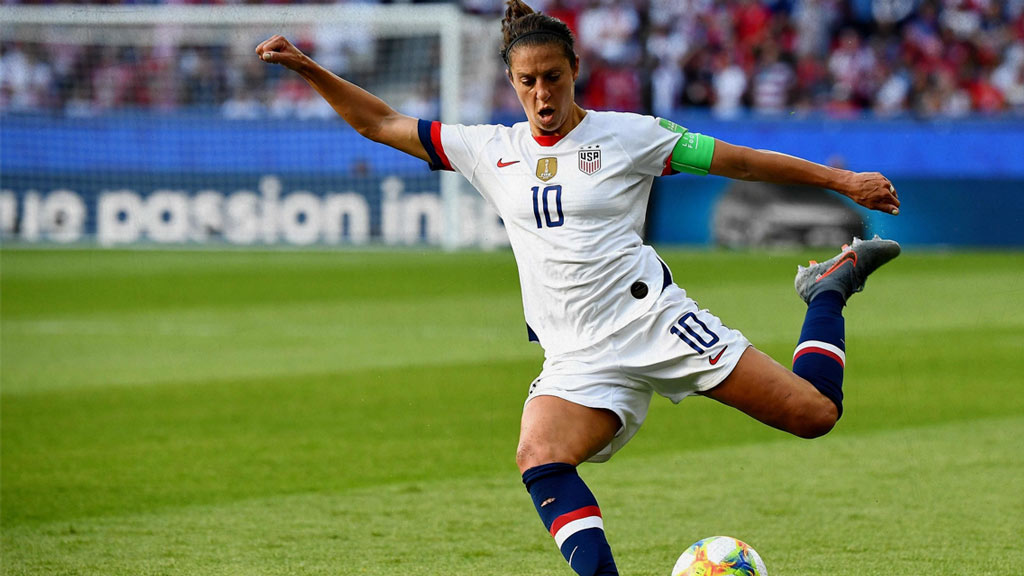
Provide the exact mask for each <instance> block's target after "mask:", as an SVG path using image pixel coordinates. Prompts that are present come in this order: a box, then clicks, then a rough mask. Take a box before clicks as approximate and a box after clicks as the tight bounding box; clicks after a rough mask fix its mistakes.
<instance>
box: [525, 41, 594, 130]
mask: <svg viewBox="0 0 1024 576" xmlns="http://www.w3.org/2000/svg"><path fill="white" fill-rule="evenodd" d="M508 75H509V80H511V81H512V86H513V87H514V88H515V89H516V95H517V96H519V102H520V103H522V105H523V111H525V112H526V117H527V118H528V119H529V120H530V124H531V125H532V126H533V128H534V133H535V134H537V133H538V132H539V133H540V134H563V135H564V134H566V133H567V132H568V131H569V130H571V129H572V128H573V127H575V124H573V122H572V119H573V118H576V115H575V114H574V113H573V112H574V108H575V101H574V98H575V93H576V89H575V83H576V77H577V76H579V58H576V60H575V61H574V62H570V61H569V59H568V58H567V57H566V55H565V51H564V50H563V48H562V46H561V45H559V44H556V43H550V44H539V45H535V46H519V47H517V48H516V49H515V50H514V51H513V52H512V55H511V58H510V62H509V70H508ZM570 124H571V125H570Z"/></svg>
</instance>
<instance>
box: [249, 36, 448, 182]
mask: <svg viewBox="0 0 1024 576" xmlns="http://www.w3.org/2000/svg"><path fill="white" fill-rule="evenodd" d="M256 54H257V55H258V56H259V57H260V58H261V59H262V60H263V61H264V62H270V63H273V64H280V65H282V66H284V67H285V68H288V69H289V70H294V71H295V72H297V73H298V74H299V75H300V76H302V78H303V79H304V80H306V82H308V83H309V85H310V86H312V87H313V88H314V89H315V90H316V91H317V92H318V93H319V94H320V96H322V97H323V99H324V100H326V101H327V103H328V104H330V105H331V107H332V108H334V111H335V112H337V113H338V115H339V116H341V117H342V118H344V119H345V122H348V124H349V125H350V126H352V128H354V129H355V130H356V131H357V132H359V134H361V135H363V136H365V137H366V138H369V139H370V140H373V141H374V142H380V143H381V144H387V145H388V146H391V147H392V148H395V149H398V150H401V151H402V152H405V153H406V154H410V155H412V156H415V157H417V158H419V159H420V160H424V161H426V162H430V156H429V154H428V153H427V151H426V149H425V148H424V147H423V144H422V143H421V142H420V138H419V132H418V122H419V121H418V120H417V119H416V118H413V117H411V116H406V115H404V114H400V113H398V112H397V111H395V110H394V109H393V108H391V107H390V106H388V105H387V103H386V102H384V101H383V100H381V99H380V98H378V97H376V96H374V95H373V94H371V93H369V92H367V91H366V90H363V89H362V88H360V87H359V86H356V85H355V84H353V83H351V82H349V81H347V80H345V79H343V78H340V77H338V76H337V75H335V74H334V73H332V72H331V71H330V70H327V69H326V68H324V67H323V66H321V65H319V64H317V63H316V61H314V60H313V59H312V58H310V57H309V56H307V55H306V54H304V53H303V52H302V51H301V50H299V49H298V48H296V47H295V46H294V45H293V44H292V43H291V42H289V41H288V39H287V38H285V37H283V36H273V37H272V38H269V39H268V40H266V41H264V42H263V43H261V44H260V45H259V46H257V47H256Z"/></svg>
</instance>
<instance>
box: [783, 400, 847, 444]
mask: <svg viewBox="0 0 1024 576" xmlns="http://www.w3.org/2000/svg"><path fill="white" fill-rule="evenodd" d="M823 399H824V401H823V402H820V403H816V404H815V405H814V406H808V407H807V409H806V410H803V411H801V413H800V414H799V415H798V416H797V417H796V418H794V419H793V422H792V424H791V425H790V430H789V431H790V432H791V433H792V434H795V435H796V436H799V437H801V438H808V439H811V438H820V437H821V436H824V435H825V434H828V433H829V432H830V431H831V430H832V428H834V427H835V425H836V422H838V421H839V409H838V408H836V405H835V404H833V403H832V401H831V400H829V399H827V398H824V397H823Z"/></svg>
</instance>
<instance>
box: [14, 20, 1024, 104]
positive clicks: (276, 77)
mask: <svg viewBox="0 0 1024 576" xmlns="http://www.w3.org/2000/svg"><path fill="white" fill-rule="evenodd" d="M362 1H364V2H365V1H366V0H362ZM5 3H11V2H9V1H6V0H5ZM21 3H25V4H29V3H33V2H21ZM125 3H126V4H132V3H139V4H149V3H155V2H145V1H142V2H125ZM159 3H187V4H202V3H208V2H198V1H190V0H177V1H175V0H171V1H170V2H159ZM216 3H242V2H216ZM247 3H252V2H247ZM266 3H274V2H273V0H270V1H269V2H266ZM281 3H284V2H281ZM377 3H390V2H377ZM394 3H401V2H394ZM528 3H530V4H531V5H532V6H534V8H536V9H540V10H543V11H545V12H547V13H548V14H551V15H553V16H556V17H558V18H560V19H562V20H564V21H565V22H566V23H567V24H568V25H569V26H570V28H572V29H573V31H574V32H575V34H576V37H577V40H578V49H579V52H580V55H581V58H582V67H581V77H580V82H579V84H578V88H577V92H578V96H579V100H580V103H581V104H582V105H583V106H585V107H587V108H593V109H613V110H627V111H639V112H648V113H654V114H656V115H664V116H672V115H673V113H674V112H676V111H678V110H680V109H683V108H686V109H693V108H699V109H707V110H708V111H710V112H711V113H712V114H714V115H716V116H719V117H723V118H729V117H737V116H741V115H743V114H747V113H755V114H760V115H783V114H794V113H795V114H825V115H829V116H839V117H846V116H859V115H862V114H865V113H869V114H874V115H878V116H912V117H920V118H934V117H954V118H955V117H964V116H969V115H997V114H1004V115H1012V116H1018V117H1020V116H1024V0H1004V1H997V0H774V1H772V0H722V1H712V0H533V1H532V2H528ZM502 4H503V2H502V1H501V0H462V2H461V5H462V7H463V9H464V10H466V11H468V12H472V13H475V14H480V15H484V16H488V17H495V18H496V17H497V15H498V14H500V12H501V10H502V8H503V7H502ZM495 26H496V24H495ZM315 44H316V45H314V44H309V45H305V46H302V47H303V48H304V49H305V50H307V51H309V52H311V53H312V54H313V55H314V56H315V57H317V58H318V59H320V60H321V62H322V63H324V64H325V65H327V66H328V67H330V68H331V69H332V70H335V71H336V72H338V73H339V74H341V75H343V76H347V77H349V78H351V79H353V80H354V81H356V82H360V81H365V82H367V83H369V84H370V85H371V86H369V87H370V88H371V89H373V88H374V87H375V86H374V84H375V83H379V82H384V84H381V86H386V85H387V84H386V81H384V80H379V79H376V80H375V79H373V78H368V77H365V74H366V73H368V71H371V70H377V71H379V70H381V69H386V68H387V67H388V66H391V65H394V60H395V59H394V57H390V56H387V55H386V54H390V53H393V52H394V48H395V46H382V45H381V43H380V42H377V43H375V42H373V41H371V40H370V39H369V38H365V37H364V38H360V37H358V36H357V37H355V38H353V37H351V35H348V36H346V37H344V38H339V37H336V36H335V37H332V36H331V35H330V34H321V35H318V36H317V42H316V43H315ZM236 48H237V47H236ZM244 48H245V50H242V51H240V50H238V49H235V48H233V47H231V46H209V45H192V44H187V43H186V44H182V45H166V44H154V45H150V46H115V45H77V44H60V43H47V44H43V43H32V42H14V41H7V42H4V43H2V45H0V108H2V109H3V110H5V111H46V112H53V113H63V114H67V115H74V116H88V115H95V114H100V113H104V112H107V111H112V110H122V109H137V108H147V109H156V110H170V111H173V110H182V109H193V108H194V109H211V108H214V107H216V108H218V109H220V110H221V111H222V113H223V114H224V115H226V116H228V117H234V118H255V117H266V116H270V117H301V118H307V117H317V118H319V117H329V116H331V115H332V114H333V112H332V111H331V110H330V108H329V107H327V106H326V105H325V104H324V103H323V102H322V101H321V100H320V99H319V98H318V97H316V95H315V94H313V93H312V91H310V90H309V89H308V88H307V87H306V86H305V85H304V83H303V82H302V81H301V80H299V79H298V77H297V76H296V75H293V74H283V73H280V71H279V70H273V69H272V67H268V66H264V65H262V63H260V62H258V61H257V60H256V59H255V57H253V56H252V55H251V49H252V48H251V47H244ZM385 51H387V52H385ZM427 53H428V54H430V55H431V56H432V57H433V58H434V59H435V60H436V57H437V51H436V50H432V51H427ZM494 58H495V59H497V58H498V56H497V53H495V54H494ZM428 64H432V65H433V66H436V65H437V63H436V62H433V63H428ZM428 67H429V66H428ZM392 77H398V76H394V75H392ZM499 81H500V80H499ZM392 87H394V86H392ZM400 88H401V90H400V91H397V92H396V91H395V90H392V91H391V92H392V93H393V94H394V93H402V94H406V95H407V96H408V98H407V99H406V101H404V102H402V103H401V105H400V106H399V107H400V108H403V109H404V110H405V111H407V112H409V113H412V114H416V115H421V116H423V117H428V116H430V115H436V113H437V103H436V96H434V94H436V75H426V76H424V77H423V78H421V79H420V80H419V84H418V85H416V86H412V87H410V86H408V85H401V86H400ZM385 92H388V91H387V90H385ZM494 110H495V114H496V115H497V116H498V117H501V116H502V115H507V116H509V117H513V118H514V117H515V116H516V115H517V114H518V115H520V116H521V109H520V107H519V104H518V102H517V101H516V100H515V95H514V93H513V91H512V90H505V89H502V90H496V91H495V102H494Z"/></svg>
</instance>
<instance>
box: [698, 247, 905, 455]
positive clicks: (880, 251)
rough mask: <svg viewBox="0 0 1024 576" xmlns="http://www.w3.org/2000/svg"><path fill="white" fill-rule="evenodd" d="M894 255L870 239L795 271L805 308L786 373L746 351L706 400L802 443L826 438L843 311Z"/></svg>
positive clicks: (840, 363)
mask: <svg viewBox="0 0 1024 576" xmlns="http://www.w3.org/2000/svg"><path fill="white" fill-rule="evenodd" d="M899 253H900V247H899V244H897V243H896V242H893V241H891V240H883V239H881V238H879V237H878V236H875V237H874V238H873V239H871V240H867V241H863V240H860V239H854V242H853V244H852V245H851V246H844V247H843V250H842V252H840V253H839V255H837V256H835V257H834V258H832V259H830V260H828V261H827V262H822V263H820V264H819V263H815V262H812V263H811V265H810V266H809V267H807V268H803V267H800V268H799V269H798V271H797V276H796V281H795V286H796V290H797V293H798V294H799V295H800V296H801V297H802V298H803V299H804V301H806V302H807V315H806V316H805V318H804V324H803V329H802V330H801V333H800V341H799V343H798V344H797V347H796V351H795V352H794V354H793V371H792V372H790V371H789V370H786V369H785V368H783V367H782V366H781V365H780V364H779V363H778V362H775V361H774V360H772V359H771V358H769V357H768V356H766V355H765V354H763V353H761V352H760V351H758V350H756V349H753V348H750V349H748V350H747V351H746V352H745V353H744V355H743V357H741V358H740V361H739V362H738V363H737V365H736V368H735V369H734V370H733V372H732V373H731V374H730V375H729V377H727V378H726V379H725V380H724V381H723V382H722V383H721V384H720V385H719V386H717V387H716V388H714V389H712V390H710V391H708V392H706V394H707V395H708V396H710V397H712V398H715V399H716V400H719V401H721V402H723V403H725V404H728V405H730V406H733V407H735V408H738V409H740V410H742V411H743V412H745V413H747V414H749V415H751V416H753V417H754V418H757V419H758V420H761V421H762V422H765V423H766V424H769V425H771V426H775V427H776V428H779V429H782V430H786V431H788V432H791V433H793V434H796V435H798V436H802V437H816V436H820V435H822V434H825V433H827V432H828V431H829V430H831V429H832V427H833V426H834V425H835V422H836V421H837V420H838V419H839V417H840V416H842V413H843V389H842V386H843V371H844V369H845V366H846V340H845V339H846V333H845V321H844V319H843V315H842V309H843V307H844V306H845V305H846V301H847V300H848V299H849V298H850V296H851V295H853V294H854V293H855V292H860V291H861V290H863V289H864V283H865V281H866V280H867V277H868V275H870V274H871V273H872V272H874V271H875V270H876V269H878V267H880V266H882V265H883V264H885V263H886V262H888V261H890V260H892V259H893V258H895V257H896V256H898V255H899Z"/></svg>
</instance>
